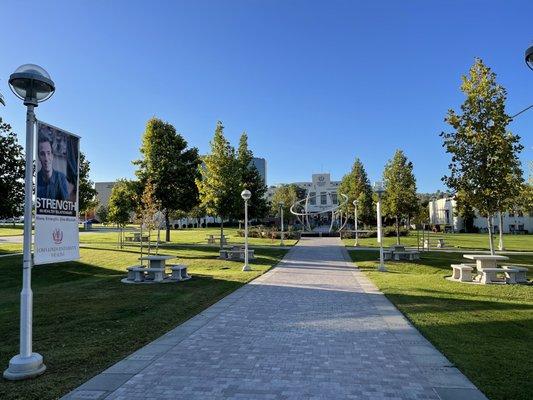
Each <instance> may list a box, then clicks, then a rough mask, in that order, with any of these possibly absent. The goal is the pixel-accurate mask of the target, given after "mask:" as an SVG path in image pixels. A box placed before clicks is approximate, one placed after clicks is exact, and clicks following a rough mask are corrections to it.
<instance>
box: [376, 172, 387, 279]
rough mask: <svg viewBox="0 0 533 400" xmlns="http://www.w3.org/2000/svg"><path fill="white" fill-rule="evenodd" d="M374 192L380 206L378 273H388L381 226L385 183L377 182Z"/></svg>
mask: <svg viewBox="0 0 533 400" xmlns="http://www.w3.org/2000/svg"><path fill="white" fill-rule="evenodd" d="M374 191H375V192H376V194H377V195H378V204H377V205H376V213H377V222H378V243H379V265H378V271H381V272H386V271H387V268H385V263H384V262H383V232H382V231H383V229H382V226H381V196H382V194H383V192H384V189H383V183H382V182H376V183H375V185H374Z"/></svg>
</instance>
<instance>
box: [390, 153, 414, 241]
mask: <svg viewBox="0 0 533 400" xmlns="http://www.w3.org/2000/svg"><path fill="white" fill-rule="evenodd" d="M383 181H384V184H385V195H384V198H383V212H384V214H385V215H388V216H390V217H392V218H394V220H395V225H396V243H397V244H400V222H401V220H402V218H409V217H410V216H411V215H413V214H414V213H416V211H417V208H418V197H417V194H416V179H415V176H414V174H413V163H412V162H411V161H409V160H408V159H407V157H406V156H405V154H404V153H403V151H402V150H396V153H394V156H393V157H392V159H391V160H389V162H388V163H387V165H386V166H385V170H384V171H383Z"/></svg>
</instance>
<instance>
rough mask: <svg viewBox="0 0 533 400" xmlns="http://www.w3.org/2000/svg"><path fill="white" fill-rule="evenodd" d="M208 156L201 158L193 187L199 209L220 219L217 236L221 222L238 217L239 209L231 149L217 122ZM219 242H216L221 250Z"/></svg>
mask: <svg viewBox="0 0 533 400" xmlns="http://www.w3.org/2000/svg"><path fill="white" fill-rule="evenodd" d="M210 144H211V153H210V154H209V155H207V156H205V157H204V159H203V161H204V166H203V167H202V168H200V173H201V176H200V178H197V180H196V185H197V186H198V191H199V194H200V202H201V204H202V206H203V207H204V208H205V209H206V210H207V212H208V213H209V214H211V215H218V216H219V217H220V220H221V223H220V235H221V236H222V235H224V219H226V218H231V217H235V216H238V215H239V209H240V207H241V206H242V199H241V192H240V190H239V189H240V187H241V180H240V174H239V164H238V162H237V159H236V157H235V149H234V148H233V147H232V146H231V145H230V144H229V142H228V141H227V140H226V138H225V137H224V126H223V125H222V122H220V121H218V122H217V126H216V128H215V135H214V136H213V140H211V143H210ZM222 245H223V241H222V240H221V241H220V247H221V248H222Z"/></svg>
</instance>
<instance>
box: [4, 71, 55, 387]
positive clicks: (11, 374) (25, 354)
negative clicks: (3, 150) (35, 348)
mask: <svg viewBox="0 0 533 400" xmlns="http://www.w3.org/2000/svg"><path fill="white" fill-rule="evenodd" d="M9 86H10V88H11V90H12V91H13V93H14V94H15V95H16V96H17V97H18V98H20V99H21V100H23V101H24V105H25V106H26V107H27V111H26V171H25V178H24V238H23V250H22V253H23V255H22V291H21V292H20V349H19V354H17V355H16V356H14V357H13V358H11V360H9V367H8V368H7V369H6V370H5V371H4V378H6V379H9V380H21V379H27V378H33V377H35V376H37V375H41V374H42V373H43V372H44V371H45V370H46V366H45V365H44V363H43V356H41V355H40V354H39V353H34V352H32V325H33V292H32V290H31V268H32V257H31V241H32V237H31V228H32V208H33V201H32V191H33V137H34V125H35V114H34V112H33V109H34V108H35V107H37V106H38V103H40V102H42V101H45V100H47V99H49V98H50V96H52V94H53V93H54V91H55V85H54V82H53V81H52V80H51V79H50V75H48V72H46V71H45V70H44V69H43V68H41V67H39V66H38V65H34V64H25V65H22V66H20V67H18V68H17V70H16V71H15V72H14V73H13V74H11V76H10V77H9Z"/></svg>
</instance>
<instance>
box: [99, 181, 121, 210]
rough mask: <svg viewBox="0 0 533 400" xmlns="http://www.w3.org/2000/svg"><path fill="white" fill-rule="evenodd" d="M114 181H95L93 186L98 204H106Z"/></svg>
mask: <svg viewBox="0 0 533 400" xmlns="http://www.w3.org/2000/svg"><path fill="white" fill-rule="evenodd" d="M115 183H116V182H95V184H94V188H95V189H96V199H97V200H98V205H99V206H106V207H107V206H108V205H109V198H110V197H111V191H112V190H113V186H115Z"/></svg>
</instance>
